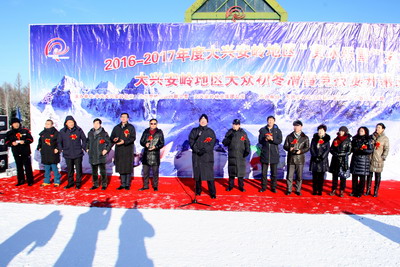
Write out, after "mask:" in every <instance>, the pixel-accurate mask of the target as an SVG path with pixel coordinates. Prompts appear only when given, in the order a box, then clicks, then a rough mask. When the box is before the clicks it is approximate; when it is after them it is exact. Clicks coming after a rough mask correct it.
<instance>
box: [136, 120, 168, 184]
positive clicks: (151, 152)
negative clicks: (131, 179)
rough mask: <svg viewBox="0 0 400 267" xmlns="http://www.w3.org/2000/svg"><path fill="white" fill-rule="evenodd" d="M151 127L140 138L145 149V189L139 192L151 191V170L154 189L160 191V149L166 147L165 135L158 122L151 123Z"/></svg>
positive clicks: (152, 121)
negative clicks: (158, 126)
mask: <svg viewBox="0 0 400 267" xmlns="http://www.w3.org/2000/svg"><path fill="white" fill-rule="evenodd" d="M149 124H150V127H149V128H147V129H146V130H145V131H144V132H143V134H142V138H140V145H141V146H142V147H144V152H143V157H142V163H143V187H142V188H140V189H139V191H143V190H147V189H149V176H150V169H151V170H152V172H153V189H154V191H158V174H159V167H160V149H161V148H163V147H164V134H163V131H162V130H161V129H158V128H157V124H158V122H157V120H156V119H151V120H150V121H149Z"/></svg>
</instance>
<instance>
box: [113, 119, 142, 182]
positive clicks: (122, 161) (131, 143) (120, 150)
mask: <svg viewBox="0 0 400 267" xmlns="http://www.w3.org/2000/svg"><path fill="white" fill-rule="evenodd" d="M120 120H121V123H119V124H118V125H116V126H115V127H114V129H113V130H112V132H111V137H110V138H111V142H112V143H113V144H115V157H114V164H115V170H116V172H118V173H119V174H120V179H121V185H120V186H119V187H118V188H117V190H122V189H125V190H129V189H130V188H131V177H132V175H133V153H134V148H135V140H136V130H135V127H134V126H133V125H132V124H130V123H129V122H128V121H129V114H128V113H122V114H121V116H120Z"/></svg>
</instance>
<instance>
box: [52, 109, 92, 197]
mask: <svg viewBox="0 0 400 267" xmlns="http://www.w3.org/2000/svg"><path fill="white" fill-rule="evenodd" d="M59 137H60V138H58V143H59V147H60V149H61V151H62V153H63V157H64V158H65V162H66V163H67V172H68V184H67V186H65V187H64V188H65V189H68V188H71V187H73V186H74V184H76V189H80V188H81V183H82V158H83V154H84V151H85V150H86V135H85V133H84V132H83V130H82V129H81V128H80V127H79V126H78V125H77V124H76V121H75V119H74V117H72V116H67V117H66V118H65V122H64V128H62V129H61V130H60V133H59ZM74 168H75V170H76V183H75V182H74Z"/></svg>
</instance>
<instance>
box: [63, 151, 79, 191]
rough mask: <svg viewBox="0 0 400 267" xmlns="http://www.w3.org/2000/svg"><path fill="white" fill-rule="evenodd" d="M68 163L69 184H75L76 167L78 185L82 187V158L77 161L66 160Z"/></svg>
mask: <svg viewBox="0 0 400 267" xmlns="http://www.w3.org/2000/svg"><path fill="white" fill-rule="evenodd" d="M65 162H66V163H67V172H68V184H69V185H73V184H74V167H75V171H76V185H81V182H82V157H79V158H76V159H65Z"/></svg>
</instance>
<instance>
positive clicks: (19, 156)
mask: <svg viewBox="0 0 400 267" xmlns="http://www.w3.org/2000/svg"><path fill="white" fill-rule="evenodd" d="M32 142H33V137H32V135H31V133H30V131H29V130H28V129H26V128H23V127H22V126H21V121H20V120H19V119H17V118H12V119H11V130H9V131H8V132H7V133H6V138H5V144H6V145H7V146H9V147H11V151H12V153H13V156H14V159H15V164H16V165H17V179H18V182H17V184H16V186H20V185H22V184H24V183H25V175H26V181H27V182H28V185H29V186H32V185H33V172H32V162H31V143H32ZM24 169H25V170H24Z"/></svg>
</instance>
